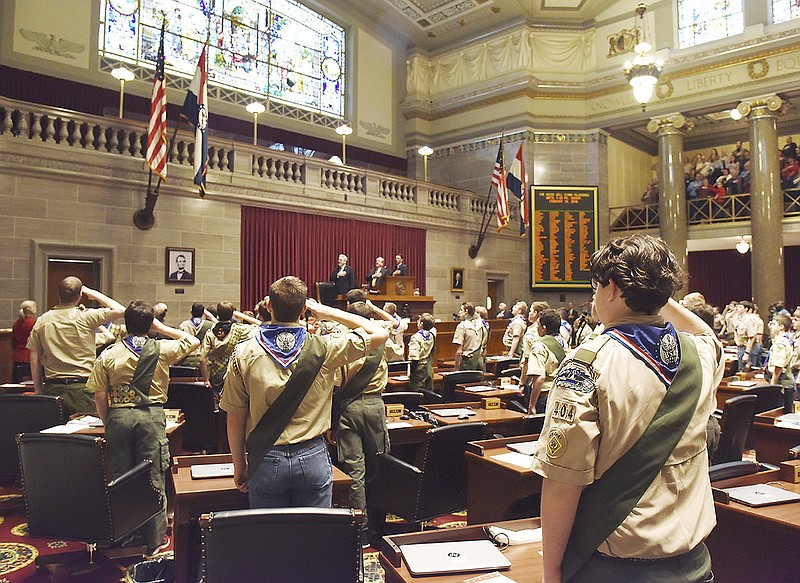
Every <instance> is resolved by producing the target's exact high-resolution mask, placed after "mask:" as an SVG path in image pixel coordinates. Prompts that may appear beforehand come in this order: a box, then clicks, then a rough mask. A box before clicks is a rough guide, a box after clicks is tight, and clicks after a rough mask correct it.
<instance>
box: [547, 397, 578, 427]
mask: <svg viewBox="0 0 800 583" xmlns="http://www.w3.org/2000/svg"><path fill="white" fill-rule="evenodd" d="M550 416H551V417H552V418H553V419H561V420H562V421H566V422H567V423H572V422H573V421H575V405H574V404H572V403H567V402H565V401H556V402H555V403H554V404H553V412H552V413H551V414H550Z"/></svg>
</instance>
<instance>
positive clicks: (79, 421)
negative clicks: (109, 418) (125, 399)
mask: <svg viewBox="0 0 800 583" xmlns="http://www.w3.org/2000/svg"><path fill="white" fill-rule="evenodd" d="M67 425H83V426H84V427H102V426H103V422H102V421H101V420H100V418H99V417H95V416H94V415H82V416H80V417H75V419H70V420H69V421H67Z"/></svg>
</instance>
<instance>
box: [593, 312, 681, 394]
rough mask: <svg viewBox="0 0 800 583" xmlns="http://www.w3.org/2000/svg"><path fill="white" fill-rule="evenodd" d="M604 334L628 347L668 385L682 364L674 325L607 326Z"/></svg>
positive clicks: (667, 386)
mask: <svg viewBox="0 0 800 583" xmlns="http://www.w3.org/2000/svg"><path fill="white" fill-rule="evenodd" d="M603 334H608V335H609V336H610V337H611V338H613V339H614V340H616V341H617V342H619V343H620V344H622V345H623V346H624V347H625V348H627V349H628V350H629V351H630V352H631V354H633V355H634V356H635V357H636V358H638V359H639V360H641V361H642V362H643V363H644V364H645V365H646V366H647V367H648V368H649V369H650V370H652V371H653V372H654V373H655V374H656V376H658V378H659V380H660V381H661V382H662V383H664V386H665V387H666V388H667V389H669V387H670V385H671V384H672V381H673V380H674V379H675V373H677V372H678V367H679V366H680V364H681V348H680V344H679V343H678V333H677V332H676V331H675V327H674V326H673V325H672V324H670V323H669V322H667V325H666V326H664V327H660V326H642V325H637V324H623V325H620V326H613V327H611V328H606V330H605V331H604V332H603Z"/></svg>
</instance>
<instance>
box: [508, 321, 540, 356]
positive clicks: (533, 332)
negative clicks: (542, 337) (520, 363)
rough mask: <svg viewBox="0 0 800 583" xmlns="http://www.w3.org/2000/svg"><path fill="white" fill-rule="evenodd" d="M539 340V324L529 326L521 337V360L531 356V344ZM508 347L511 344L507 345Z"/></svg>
mask: <svg viewBox="0 0 800 583" xmlns="http://www.w3.org/2000/svg"><path fill="white" fill-rule="evenodd" d="M537 338H539V322H536V323H535V324H531V325H530V326H528V329H527V330H525V335H524V336H523V337H522V359H523V360H524V359H526V358H528V356H530V354H531V344H533V342H534V341H535V340H536V339H537ZM508 346H509V347H510V346H511V344H509V345H508Z"/></svg>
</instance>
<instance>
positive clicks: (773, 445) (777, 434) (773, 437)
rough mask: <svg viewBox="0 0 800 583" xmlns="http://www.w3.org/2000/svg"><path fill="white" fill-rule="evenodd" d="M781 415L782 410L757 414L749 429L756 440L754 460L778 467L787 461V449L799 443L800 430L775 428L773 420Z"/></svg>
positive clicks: (780, 408)
mask: <svg viewBox="0 0 800 583" xmlns="http://www.w3.org/2000/svg"><path fill="white" fill-rule="evenodd" d="M781 415H783V408H782V407H779V408H777V409H772V410H770V411H765V412H764V413H759V414H758V415H756V416H755V417H754V418H753V425H752V427H751V428H750V431H751V432H752V434H753V436H754V437H755V440H756V459H757V460H758V461H760V462H766V463H768V464H775V465H778V464H780V463H781V462H782V461H786V460H788V459H789V449H790V448H792V447H794V446H795V445H797V444H798V443H800V429H794V428H791V427H775V419H776V418H777V417H780V416H781Z"/></svg>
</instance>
